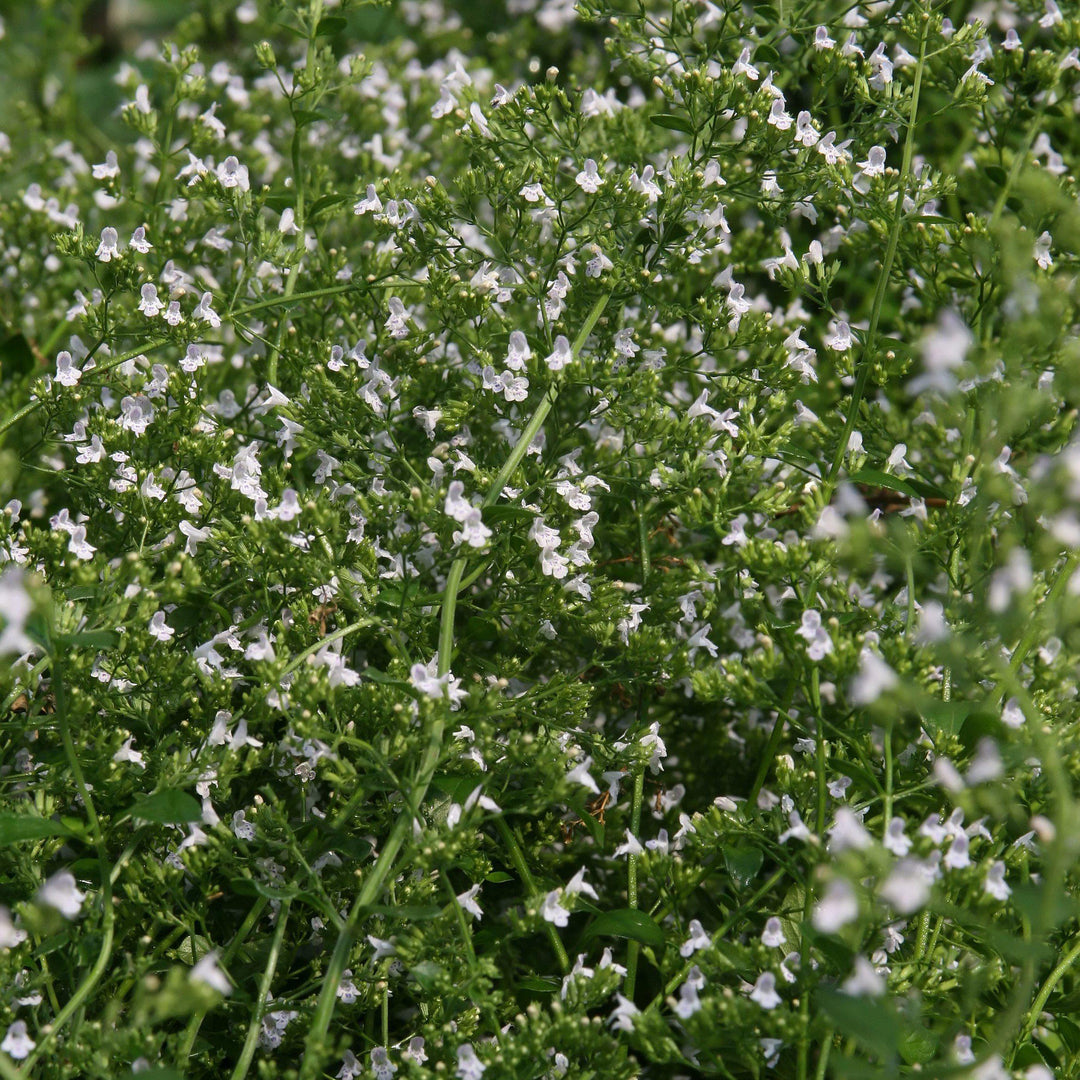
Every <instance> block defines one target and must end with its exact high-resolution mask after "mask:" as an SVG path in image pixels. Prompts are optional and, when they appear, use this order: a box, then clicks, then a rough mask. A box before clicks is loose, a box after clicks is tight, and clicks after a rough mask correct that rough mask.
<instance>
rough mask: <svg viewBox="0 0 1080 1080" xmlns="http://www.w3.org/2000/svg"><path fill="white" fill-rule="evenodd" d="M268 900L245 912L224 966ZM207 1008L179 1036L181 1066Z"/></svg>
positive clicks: (201, 1010)
mask: <svg viewBox="0 0 1080 1080" xmlns="http://www.w3.org/2000/svg"><path fill="white" fill-rule="evenodd" d="M269 903H270V901H269V899H268V898H267V897H265V896H260V897H259V898H258V900H256V901H255V903H254V904H252V906H251V910H250V911H249V912H248V913H247V916H246V917H245V918H244V921H243V922H242V923H241V924H240V929H239V930H238V931H237V932H236V936H235V937H234V938H233V939H232V941H231V942H229V945H228V947H227V948H226V949H225V951H224V952H223V953H222V954H221V962H222V964H224V965H225V966H228V963H229V961H230V960H231V959H232V958H233V956H235V954H236V952H237V950H238V949H239V948H240V946H241V945H242V944H243V943H244V942H245V941H246V940H247V936H248V934H250V933H251V931H252V929H254V927H255V924H256V923H257V922H258V921H259V918H260V917H261V916H262V913H263V911H265V910H266V905H267V904H269ZM206 1013H207V1010H206V1009H199V1010H197V1011H196V1012H195V1013H194V1015H193V1016H192V1017H191V1019H190V1020H189V1021H188V1025H187V1027H186V1028H184V1034H183V1035H182V1036H181V1037H180V1043H179V1045H178V1046H177V1050H176V1062H177V1064H178V1065H180V1066H183V1064H184V1062H185V1061H186V1060H187V1058H188V1057H189V1055H190V1054H191V1048H192V1047H193V1046H194V1045H195V1038H196V1036H197V1035H198V1034H199V1028H200V1027H202V1022H203V1020H204V1019H205V1017H206Z"/></svg>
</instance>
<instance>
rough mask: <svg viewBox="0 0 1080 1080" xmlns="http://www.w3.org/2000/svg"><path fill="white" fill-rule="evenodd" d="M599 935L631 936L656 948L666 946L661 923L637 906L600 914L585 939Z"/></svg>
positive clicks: (590, 926) (587, 931) (590, 939)
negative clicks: (639, 909) (636, 907)
mask: <svg viewBox="0 0 1080 1080" xmlns="http://www.w3.org/2000/svg"><path fill="white" fill-rule="evenodd" d="M597 937H621V938H630V939H631V940H632V941H640V942H641V944H642V945H651V946H652V947H653V948H654V949H662V948H663V947H664V931H663V930H661V929H660V925H659V924H658V923H657V922H656V920H655V919H654V918H652V916H650V915H646V914H645V912H644V911H638V910H636V909H635V908H619V909H618V910H616V911H605V912H604V913H603V914H602V915H598V916H597V917H596V918H595V919H593V921H592V922H591V923H590V924H589V928H588V929H587V930H586V931H585V940H586V941H592V940H593V938H597Z"/></svg>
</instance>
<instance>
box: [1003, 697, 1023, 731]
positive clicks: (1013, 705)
mask: <svg viewBox="0 0 1080 1080" xmlns="http://www.w3.org/2000/svg"><path fill="white" fill-rule="evenodd" d="M1001 722H1002V723H1003V724H1004V725H1005V726H1006V727H1011V728H1014V729H1015V728H1021V727H1023V726H1024V710H1023V709H1022V708H1021V707H1020V699H1019V698H1015V697H1011V698H1009V700H1008V701H1006V702H1005V706H1004V708H1003V709H1002V710H1001Z"/></svg>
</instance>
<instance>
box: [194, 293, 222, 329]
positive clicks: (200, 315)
mask: <svg viewBox="0 0 1080 1080" xmlns="http://www.w3.org/2000/svg"><path fill="white" fill-rule="evenodd" d="M213 303H214V296H213V293H208V292H204V293H203V294H202V296H201V297H200V299H199V303H198V306H197V307H196V308H195V310H194V311H193V312H192V313H191V314H192V316H193V317H194V318H196V319H199V320H201V321H202V322H204V323H209V324H210V326H212V327H213V328H214V329H217V327H219V326H220V325H221V316H220V315H218V313H217V312H216V311H215V310H214V308H213V306H212V305H213Z"/></svg>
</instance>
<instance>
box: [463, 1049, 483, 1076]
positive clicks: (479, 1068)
mask: <svg viewBox="0 0 1080 1080" xmlns="http://www.w3.org/2000/svg"><path fill="white" fill-rule="evenodd" d="M457 1061H458V1063H457V1075H458V1080H480V1077H481V1076H483V1075H484V1069H485V1068H486V1066H485V1065H484V1063H483V1062H482V1061H481V1060H480V1059H479V1058H478V1057H477V1056H476V1051H475V1050H474V1049H473V1048H472V1044H471V1043H465V1044H464V1046H459V1047H458V1048H457Z"/></svg>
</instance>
